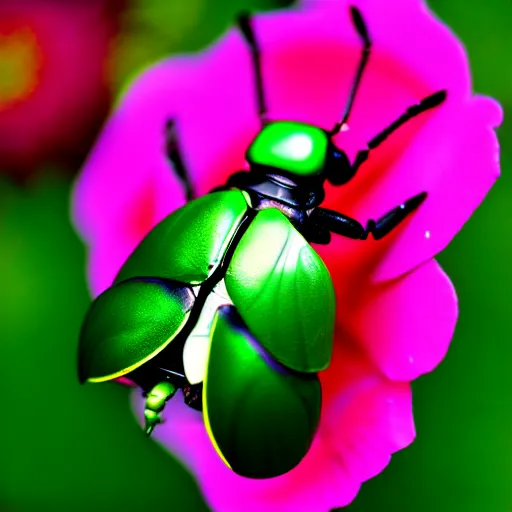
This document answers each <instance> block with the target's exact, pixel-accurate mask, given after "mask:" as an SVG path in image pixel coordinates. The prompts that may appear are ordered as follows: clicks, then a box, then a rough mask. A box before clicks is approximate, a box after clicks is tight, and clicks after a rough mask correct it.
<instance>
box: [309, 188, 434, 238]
mask: <svg viewBox="0 0 512 512" xmlns="http://www.w3.org/2000/svg"><path fill="white" fill-rule="evenodd" d="M426 197H427V193H426V192H422V193H421V194H418V195H416V196H414V197H412V198H411V199H408V200H407V201H405V202H404V203H402V204H401V205H400V206H397V207H396V208H394V209H393V210H391V211H390V212H388V213H386V215H384V216H383V217H381V218H380V219H379V220H377V221H374V220H369V221H368V223H367V225H366V229H365V228H364V227H363V225H362V224H361V223H360V222H359V221H357V220H355V219H352V218H351V217H348V216H347V215H343V214H342V213H339V212H335V211H333V210H328V209H327V208H316V209H315V210H314V211H313V212H312V213H311V216H310V219H311V222H312V223H314V224H317V225H320V226H323V227H324V228H326V229H328V230H329V231H330V232H332V233H336V234H338V235H342V236H345V237H347V238H353V239H355V240H366V239H367V238H368V236H369V235H370V233H371V234H372V235H373V238H374V239H375V240H380V239H381V238H383V237H384V236H386V235H387V234H388V233H390V232H391V231H392V230H393V229H394V228H396V227H397V226H398V225H399V224H400V223H401V222H402V221H403V220H405V219H406V217H408V216H409V215H410V214H411V213H412V212H413V211H414V210H416V209H417V208H418V207H419V206H420V204H421V203H423V201H424V200H425V199H426Z"/></svg>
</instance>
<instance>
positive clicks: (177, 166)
mask: <svg viewBox="0 0 512 512" xmlns="http://www.w3.org/2000/svg"><path fill="white" fill-rule="evenodd" d="M165 149H166V153H167V156H168V158H169V160H170V161H171V163H172V165H173V168H174V172H175V173H176V175H177V176H178V178H179V180H180V181H181V183H182V185H183V187H184V189H185V195H186V197H187V201H191V200H192V199H195V198H196V197H197V195H196V193H195V190H194V186H193V185H192V180H191V179H190V174H189V172H188V171H187V168H186V167H185V164H184V162H183V158H182V156H181V151H180V147H179V145H178V136H177V134H176V123H175V121H174V120H173V119H169V120H168V121H167V124H166V125H165Z"/></svg>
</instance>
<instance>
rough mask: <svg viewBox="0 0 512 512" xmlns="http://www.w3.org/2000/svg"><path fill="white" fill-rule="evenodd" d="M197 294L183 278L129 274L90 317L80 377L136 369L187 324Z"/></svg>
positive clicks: (82, 340) (97, 378) (85, 378)
mask: <svg viewBox="0 0 512 512" xmlns="http://www.w3.org/2000/svg"><path fill="white" fill-rule="evenodd" d="M194 301H195V295H194V294H193V292H192V288H191V287H190V286H188V285H186V284H184V283H179V282H176V281H168V280H159V279H130V280H128V281H124V282H123V283H119V284H116V285H114V286H112V287H110V288H109V289H108V290H106V291H105V292H103V293H102V294H101V295H100V296H99V297H97V298H96V300H95V301H94V302H93V303H92V305H91V307H90V309H89V311H88V312H87V316H86V317H85V320H84V323H83V326H82V331H81V333H80V343H79V347H78V354H79V360H78V361H79V363H78V377H79V379H80V381H81V382H85V381H90V382H102V381H105V380H111V379H115V378H118V377H121V376H123V375H125V374H127V373H129V372H131V371H132V370H135V369H136V368H138V367H139V366H141V365H142V364H144V363H145V362H146V361H148V360H149V359H151V358H153V357H154V356H155V355H156V354H158V352H160V351H161V350H163V349H164V348H165V347H166V346H167V345H168V344H169V343H170V342H171V341H172V340H173V339H174V338H175V337H176V336H177V335H178V334H179V332H180V331H181V330H182V329H183V327H184V326H185V324H186V322H187V320H188V317H189V315H190V311H191V309H192V306H193V305H194Z"/></svg>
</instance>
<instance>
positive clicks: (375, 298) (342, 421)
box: [73, 0, 501, 512]
mask: <svg viewBox="0 0 512 512" xmlns="http://www.w3.org/2000/svg"><path fill="white" fill-rule="evenodd" d="M352 4H355V5H357V6H358V7H359V9H360V10H361V12H362V14H363V16H364V18H365V21H366V24H367V26H368V29H369V32H370V34H371V38H372V40H373V47H372V54H371V56H370V60H369V65H368V68H367V70H366V71H365V74H364V76H363V79H362V84H361V88H360V91H359V93H358V95H357V97H356V101H355V105H354V109H353V112H352V115H351V119H350V130H348V131H343V132H342V133H340V134H339V136H338V137H337V139H336V141H337V144H338V145H339V146H340V147H342V148H344V149H345V150H346V151H347V152H348V155H349V157H351V158H353V157H354V156H355V154H356V152H357V151H358V150H360V149H364V148H365V147H366V142H367V141H369V140H370V139H371V138H372V137H374V136H375V135H376V134H377V133H378V132H380V130H382V129H383V128H384V127H386V126H387V125H388V124H389V123H390V122H392V121H393V120H395V119H396V118H397V117H398V116H400V115H401V114H402V113H403V112H404V110H405V109H406V108H407V107H409V106H411V105H413V104H415V103H417V102H418V101H419V100H421V99H422V98H424V97H426V96H428V95H430V94H432V93H433V92H436V91H439V90H441V89H445V90H446V91H447V100H446V101H445V102H444V103H443V104H442V105H441V106H439V107H437V108H436V109H433V110H431V111H429V112H427V113H424V114H422V115H420V116H418V117H417V118H415V119H414V120H412V121H410V122H409V123H407V124H406V125H405V126H403V127H402V128H400V129H399V130H398V131H397V132H396V133H394V134H393V135H392V136H390V138H389V139H388V140H387V141H386V142H385V143H383V144H382V145H381V146H379V148H378V149H376V150H375V151H373V152H372V153H371V156H370V157H369V159H368V161H367V162H366V163H365V164H364V165H363V166H362V168H361V169H360V171H359V173H358V174H357V175H356V177H355V178H354V179H353V180H352V181H351V182H350V183H348V184H347V185H345V186H341V187H333V186H328V187H327V197H326V201H325V202H324V206H326V207H327V208H332V209H335V210H337V211H342V212H343V213H345V214H348V215H350V216H352V217H354V218H357V219H359V220H360V221H361V222H362V223H363V224H365V223H366V221H367V220H368V219H370V218H374V219H376V218H379V217H380V216H382V215H383V214H385V213H386V212H387V211H389V210H390V209H392V208H393V207H395V206H396V205H399V204H400V203H402V202H403V201H404V200H405V199H408V198H410V197H412V196H414V195H416V194H418V193H419V192H421V191H423V190H425V191H427V192H428V194H429V195H428V198H427V200H426V201H425V202H424V203H423V204H422V205H421V207H420V208H419V209H418V210H417V211H416V212H415V213H414V215H413V216H412V217H411V219H410V220H409V221H407V223H404V226H403V227H401V228H399V229H397V230H396V231H395V232H394V233H393V234H391V235H389V237H387V238H385V239H383V240H380V241H366V242H364V243H363V242H361V241H353V240H348V239H346V238H342V237H339V236H336V235H333V240H332V242H331V243H330V244H329V245H328V246H315V248H316V249H317V250H318V253H319V254H320V255H321V257H322V258H323V260H324V261H325V262H326V264H327V266H328V268H329V270H330V272H331V275H332V278H333V281H334V283H335V287H336V295H337V322H336V333H335V348H334V354H333V361H332V364H331V366H330V367H329V369H328V370H327V371H325V372H323V373H322V374H321V375H320V377H321V382H322V388H323V406H322V415H321V422H320V428H319V431H318V434H317V436H316V438H315V440H314V443H313V446H312V448H311V450H310V451H309V453H308V454H307V456H306V457H305V458H304V459H303V461H302V462H301V463H300V464H299V465H298V466H297V467H296V468H295V469H293V470H292V471H290V472H289V473H287V474H285V475H283V476H280V477H277V478H274V479H270V480H261V481H255V480H250V479H244V478H241V477H239V476H237V475H236V474H234V473H233V472H231V471H230V470H229V469H228V468H227V467H226V466H224V464H223V463H222V461H221V460H220V459H219V457H218V456H217V455H216V453H215V450H214V448H213V447H212V445H211V443H210V441H209V439H208V436H207V433H206V431H205V427H204V425H203V422H202V419H201V416H200V415H198V414H197V413H196V412H195V411H193V410H191V409H188V408H187V407H186V406H185V405H184V404H183V403H182V401H181V400H180V399H174V400H172V401H171V402H170V403H169V404H168V406H167V409H166V416H165V418H166V422H165V423H164V425H162V426H160V427H159V428H157V429H156V431H155V434H154V437H155V438H156V439H157V440H158V441H159V442H160V443H162V444H163V445H164V446H165V447H167V448H169V449H170V450H171V451H172V452H173V453H175V454H176V455H178V456H179V457H180V459H181V460H182V461H183V462H184V463H185V464H186V465H187V466H188V467H189V468H190V469H191V470H192V471H193V472H194V473H195V475H196V476H197V478H198V480H199V483H200V485H201V488H202V490H203V492H204V494H205V496H206V499H207V501H208V502H209V504H210V505H211V506H212V508H214V509H215V510H217V511H220V512H239V511H240V510H244V512H260V511H262V510H265V511H269V512H292V511H293V512H327V511H328V510H330V509H331V508H333V507H339V506H344V505H346V504H348V503H350V501H352V500H353V498H354V497H355V496H356V494H357V492H358V490H359V488H360V486H361V483H362V482H364V481H365V480H368V479H369V478H372V477H373V476H375V475H376V474H378V473H380V472H381V471H382V470H383V469H384V468H385V467H386V465H387V464H388V462H389V460H390V457H391V455H392V454H393V453H394V452H396V451H398V450H400V449H402V448H404V447H406V446H408V445H409V444H410V443H411V442H412V440H413V439H414V436H415V431H414V422H413V416H412V406H411V389H410V385H409V383H410V381H412V380H413V379H416V378H417V377H418V376H420V375H422V374H424V373H427V372H430V371H431V370H433V369H434V368H435V367H436V366H437V365H438V364H439V362H440V361H441V360H442V359H443V357H444V355H445V354H446V351H447V349H448V346H449V343H450V340H451V337H452V334H453V330H454V327H455V323H456V318H457V300H456V296H455V292H454V290H453V287H452V285H451V283H450V281H449V279H448V278H447V276H446V275H445V274H444V273H443V271H442V270H441V268H440V267H439V265H438V264H437V262H436V261H435V260H433V259H432V258H433V257H434V256H435V255H436V254H437V253H438V252H439V251H441V250H442V249H443V248H444V247H446V245H447V244H448V243H449V242H450V240H451V239H452V238H453V237H454V236H455V234H456V233H457V232H458V231H459V230H460V229H461V227H462V226H463V224H464V223H465V222H466V221H467V220H468V218H469V217H470V215H471V213H472V212H473V211H474V210H475V208H476V207H477V206H478V205H479V204H480V202H481V201H482V200H483V198H484V197H485V195H486V193H487V192H488V190H489V189H490V187H491V186H492V184H493V183H494V181H495V180H496V178H497V177H498V175H499V164H498V145H497V140H496V136H495V133H494V131H493V128H494V127H496V126H497V125H499V123H500V122H501V110H500V107H499V105H498V104H497V103H496V102H495V101H494V100H492V99H490V98H486V97H482V96H474V95H473V94H472V92H471V83H470V77H469V69H468V63H467V58H466V56H465V53H464V50H463V47H462V45H461V44H460V42H459V41H458V40H457V39H456V38H455V37H454V35H453V34H452V33H451V32H450V31H449V30H448V29H447V28H446V27H444V26H443V25H442V24H441V23H440V22H438V21H437V20H436V19H435V18H434V17H433V16H432V14H431V13H430V12H429V11H428V10H427V8H426V6H425V5H424V4H423V2H421V1H419V0H418V1H412V0H390V1H388V2H382V1H380V0H355V1H353V2H352ZM349 5H350V4H349V2H348V1H345V0H339V1H329V0H325V1H322V0H312V1H310V2H303V4H302V5H301V6H300V8H299V9H297V10H293V11H283V12H280V13H272V14H264V15H263V14H262V15H258V16H257V17H256V18H255V19H254V27H255V32H256V34H257V38H258V40H259V42H260V45H261V49H262V59H263V78H264V87H265V92H266V96H267V101H268V104H269V117H270V119H272V120H280V119H287V120H296V121H302V122H306V123H311V124H315V125H318V126H321V127H322V128H326V129H330V128H331V127H332V126H333V125H334V124H335V122H337V121H338V120H339V118H340V113H341V112H342V110H343V106H344V104H345V100H346V98H347V95H348V91H349V88H350V85H351V83H352V80H353V78H354V74H355V69H356V67H357V63H358V61H359V58H360V54H361V42H360V39H359V37H358V35H357V33H356V32H355V30H354V27H353V25H352V23H351V20H350V16H349ZM168 118H172V119H175V120H176V122H177V125H178V129H179V137H180V143H181V146H182V148H183V153H184V158H185V160H186V163H187V165H188V167H189V169H190V171H191V175H192V180H193V183H194V185H195V187H196V188H197V190H198V192H199V194H206V193H207V192H208V191H209V190H211V189H212V188H213V187H215V186H217V185H219V184H222V183H223V182H224V181H225V180H226V178H227V177H228V176H229V175H230V174H231V173H232V172H234V171H236V170H239V169H240V168H242V167H245V164H244V154H245V151H246V149H247V147H248V145H249V143H250V142H251V140H252V139H253V137H254V136H255V135H256V133H257V132H258V130H259V128H260V125H259V121H258V117H257V107H256V101H255V92H254V81H253V69H252V67H251V65H250V55H249V52H248V49H247V47H246V45H245V44H244V42H243V40H242V38H241V36H240V34H239V32H238V31H237V30H235V29H233V30H231V31H229V33H228V34H226V36H225V37H223V38H222V39H221V40H220V41H218V42H217V43H215V44H214V45H213V46H212V47H210V48H209V49H208V50H206V51H205V52H203V53H201V54H199V55H196V56H187V57H181V58H173V59H170V60H166V61H163V62H161V63H159V64H158V65H156V66H155V67H153V68H152V69H150V70H148V71H146V72H145V73H144V74H143V75H142V76H141V77H140V78H139V79H138V80H137V81H136V82H135V83H134V84H133V85H132V87H131V89H130V90H129V91H128V93H127V95H126V97H125V98H124V101H123V102H122V103H121V105H120V106H119V108H118V110H117V112H116V113H115V114H114V115H113V116H112V117H111V119H110V121H109V123H108V124H107V126H106V128H105V130H104V132H103V134H102V136H101V138H100V140H99V142H98V144H97V146H96V148H95V150H94V151H93V153H92V155H91V157H90V159H89V161H88V163H87V165H86V167H85V169H84V170H83V172H82V174H81V176H80V178H79V180H78V182H77V184H76V188H75V194H74V201H73V205H74V206H73V208H74V213H73V214H74V219H75V223H76V226H77V228H78V230H79V231H80V233H81V234H82V236H83V238H84V240H85V241H86V243H87V245H88V247H89V250H90V252H89V264H88V275H89V282H90V286H91V290H92V293H93V294H94V295H97V294H99V293H100V292H101V291H103V290H104V289H106V288H107V287H108V286H110V284H111V282H112V280H113V278H114V276H115V274H116V272H117V270H118V269H119V268H120V266H121V264H122V263H123V262H124V260H125V259H126V258H127V256H128V255H129V254H130V252H131V251H132V250H133V249H134V247H135V246H136V245H137V243H138V242H139V241H140V240H141V238H142V237H143V236H144V234H146V233H147V232H148V231H149V230H150V229H151V227H152V226H154V225H155V224H156V223H157V222H158V221H160V220H161V219H162V218H164V217H165V216H166V215H168V214H169V213H170V212H172V211H173V210H175V209H176V208H178V207H180V206H182V205H183V204H184V203H185V198H184V194H183V191H182V188H181V187H180V186H179V182H178V180H177V178H176V176H175V175H174V174H173V172H172V170H171V167H170V164H169V162H168V161H167V160H166V157H165V154H164V150H163V148H164V126H165V123H166V120H167V119H168ZM134 397H135V398H134V399H135V408H136V410H137V412H138V414H139V415H140V412H141V399H140V397H139V393H136V395H134Z"/></svg>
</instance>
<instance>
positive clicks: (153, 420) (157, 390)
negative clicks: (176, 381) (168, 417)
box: [144, 381, 176, 436]
mask: <svg viewBox="0 0 512 512" xmlns="http://www.w3.org/2000/svg"><path fill="white" fill-rule="evenodd" d="M175 393H176V388H175V387H174V386H173V385H172V384H171V383H170V382H168V381H164V382H160V383H158V384H157V385H156V386H155V387H154V388H153V389H152V390H151V391H150V392H149V393H148V394H147V395H146V407H145V409H144V418H145V419H146V427H145V431H146V435H148V436H150V435H151V433H152V432H153V430H154V428H155V427H156V426H157V425H158V424H159V423H161V422H162V419H161V418H160V413H161V412H162V411H163V410H164V407H165V403H166V402H167V400H169V399H170V398H172V397H173V396H174V394H175Z"/></svg>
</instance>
